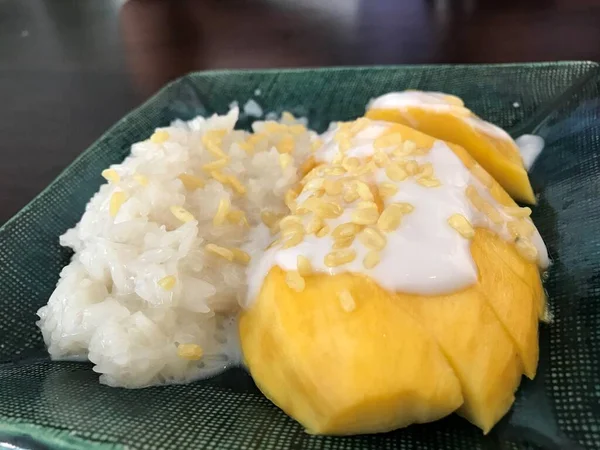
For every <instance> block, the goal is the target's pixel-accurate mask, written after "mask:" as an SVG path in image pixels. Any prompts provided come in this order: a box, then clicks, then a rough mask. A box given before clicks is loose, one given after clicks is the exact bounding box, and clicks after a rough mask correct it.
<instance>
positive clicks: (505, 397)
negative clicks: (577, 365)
mask: <svg viewBox="0 0 600 450" xmlns="http://www.w3.org/2000/svg"><path fill="white" fill-rule="evenodd" d="M323 138H324V143H323V146H322V147H321V148H320V149H319V150H317V152H316V153H315V161H316V162H317V166H316V167H315V168H314V169H313V170H312V171H311V172H310V173H308V174H307V175H306V176H305V177H304V178H303V179H302V181H301V182H300V183H299V185H298V186H297V188H296V189H293V190H291V191H290V192H288V194H287V195H286V197H287V206H288V207H289V209H290V212H289V214H288V215H287V216H285V217H283V218H282V219H281V220H280V221H279V222H278V225H277V227H273V228H272V229H271V232H272V233H273V236H272V239H271V242H270V243H269V244H268V245H269V248H268V249H267V250H266V251H265V253H264V255H262V257H261V258H258V259H256V260H253V261H252V262H251V263H250V266H249V272H248V277H249V303H248V304H247V305H246V309H245V311H243V313H242V316H241V319H240V336H241V343H242V350H243V355H244V359H245V361H246V364H247V365H248V368H249V369H250V372H251V373H252V376H253V377H254V379H255V381H256V382H257V384H258V386H259V387H260V388H261V390H262V391H263V392H264V393H265V394H266V395H267V397H269V398H270V399H271V400H272V401H273V402H274V403H275V404H277V405H278V406H280V407H281V408H282V409H283V410H284V411H285V412H286V413H288V414H289V415H291V416H292V417H294V418H295V419H296V420H298V421H299V422H301V423H302V424H303V425H304V426H305V427H306V428H307V429H308V430H309V431H310V432H313V433H324V434H357V433H370V432H382V431H387V430H391V429H395V428H398V427H402V426H406V425H409V424H411V423H422V422H427V421H431V420H436V419H438V418H440V417H443V416H445V415H448V414H449V413H451V412H453V411H457V412H458V413H459V414H461V415H463V416H464V417H465V418H467V419H468V420H470V421H471V422H473V423H474V424H475V425H477V426H478V427H480V428H481V429H482V430H483V431H484V432H487V431H489V430H490V429H491V427H492V426H493V425H494V424H495V423H496V422H497V421H498V420H499V419H500V418H501V417H502V416H503V415H504V414H505V413H506V412H507V410H508V409H509V408H510V406H511V405H512V403H513V401H514V392H515V390H516V389H517V387H518V385H519V382H520V379H521V375H522V374H525V375H526V376H528V377H529V378H533V377H534V376H535V371H536V367H537V360H538V340H537V327H538V317H539V315H540V314H541V312H542V311H543V309H544V297H543V290H542V287H541V280H540V269H544V268H545V267H546V266H547V265H548V255H547V252H546V248H545V246H544V244H543V241H542V239H541V237H540V235H539V233H538V232H537V230H536V229H535V226H534V225H533V223H532V222H531V220H530V218H529V214H530V212H531V210H530V209H529V208H520V207H519V206H517V205H516V204H515V203H514V201H513V200H512V199H511V197H510V196H509V195H508V194H507V193H506V192H505V191H504V190H503V189H502V187H501V186H500V185H499V184H498V183H497V182H496V180H495V179H494V178H493V177H492V176H490V175H489V174H488V172H487V171H486V170H485V169H484V168H483V167H482V166H480V165H479V164H478V163H477V162H476V161H475V160H474V159H473V158H472V157H471V156H470V154H469V153H468V152H466V151H465V150H464V149H463V148H461V147H459V146H457V145H455V144H451V143H448V142H445V141H442V140H438V139H435V138H433V137H431V136H428V135H426V134H423V133H421V132H419V131H416V130H415V129H412V128H409V127H407V126H404V125H401V124H394V123H390V122H380V121H372V120H370V119H366V118H361V119H358V120H356V121H354V122H349V123H343V124H339V125H338V126H337V127H336V128H335V129H334V130H332V131H330V132H328V133H327V134H326V135H325V136H323ZM267 241H268V239H267Z"/></svg>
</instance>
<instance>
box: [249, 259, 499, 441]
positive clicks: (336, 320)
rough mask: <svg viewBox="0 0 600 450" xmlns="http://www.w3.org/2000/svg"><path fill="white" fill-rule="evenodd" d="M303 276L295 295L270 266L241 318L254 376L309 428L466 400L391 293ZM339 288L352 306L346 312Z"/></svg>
mask: <svg viewBox="0 0 600 450" xmlns="http://www.w3.org/2000/svg"><path fill="white" fill-rule="evenodd" d="M305 280H306V287H305V289H304V291H303V292H300V293H298V292H295V291H293V290H291V289H290V288H289V287H288V286H287V285H286V281H285V272H284V271H282V270H281V269H279V268H277V267H275V268H273V269H272V270H271V272H270V273H269V275H268V276H267V278H266V279H265V282H264V284H263V287H262V290H261V293H260V295H259V296H258V298H257V300H256V303H255V304H254V305H253V306H252V307H251V308H250V309H249V310H248V311H246V312H245V313H244V314H243V315H242V317H241V320H240V333H241V341H242V349H243V354H244V358H245V361H246V364H247V365H248V367H249V369H250V372H251V373H252V377H253V378H254V380H255V381H256V383H257V385H258V387H259V388H260V389H261V390H262V391H263V392H264V393H265V395H266V396H267V397H268V398H270V399H271V400H272V401H273V402H274V403H275V404H276V405H278V406H279V407H280V408H282V409H283V410H284V411H285V412H286V413H287V414H288V415H290V416H292V417H293V418H295V419H296V420H298V421H299V422H300V423H301V424H302V425H304V426H305V427H306V428H307V429H308V430H309V431H310V432H312V433H319V434H344V435H345V434H360V433H376V432H383V431H389V430H393V429H396V428H400V427H404V426H407V425H409V424H411V423H423V422H429V421H433V420H437V419H439V418H441V417H444V416H446V415H448V414H450V413H452V412H453V411H455V410H456V409H457V408H458V407H460V405H461V404H462V402H463V400H462V395H461V388H460V384H459V382H458V380H457V378H456V376H455V375H454V372H453V370H452V368H451V367H450V365H449V364H448V362H447V360H446V358H445V357H444V355H443V353H442V352H441V351H440V349H439V347H438V344H437V343H436V341H435V339H433V337H432V336H431V335H430V334H429V333H428V332H426V331H425V329H424V328H423V327H422V326H421V325H420V324H419V323H418V322H417V321H416V320H415V319H414V318H413V317H411V315H409V314H408V313H407V312H406V311H405V310H404V309H403V308H402V306H401V305H400V303H399V302H397V301H396V299H395V298H394V295H393V294H390V293H388V292H386V291H385V290H383V289H381V288H380V287H379V286H378V285H377V284H375V283H374V282H373V281H371V280H370V279H368V278H366V277H363V276H360V275H351V274H341V275H336V276H328V275H314V276H309V277H307V278H306V279H305ZM343 290H348V291H349V292H350V293H351V295H352V296H353V298H354V300H355V303H356V309H355V310H354V311H351V312H347V311H346V310H344V309H343V307H342V305H341V303H340V300H339V298H338V293H339V292H341V291H343ZM492 384H493V383H492Z"/></svg>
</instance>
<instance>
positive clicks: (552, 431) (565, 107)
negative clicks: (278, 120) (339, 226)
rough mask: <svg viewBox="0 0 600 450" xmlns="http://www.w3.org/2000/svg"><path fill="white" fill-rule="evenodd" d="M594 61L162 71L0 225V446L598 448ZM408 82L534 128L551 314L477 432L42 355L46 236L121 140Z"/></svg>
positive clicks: (312, 108) (325, 108) (49, 271)
mask: <svg viewBox="0 0 600 450" xmlns="http://www.w3.org/2000/svg"><path fill="white" fill-rule="evenodd" d="M599 70H600V69H599V68H598V66H597V65H596V64H594V63H587V62H565V63H546V64H513V65H495V66H488V65H479V66H412V67H410V66H407V67H376V68H347V69H324V70H289V71H259V72H245V71H225V72H206V73H196V74H191V75H188V76H186V77H183V78H181V79H179V80H177V81H175V82H173V83H171V84H170V85H168V86H167V87H165V88H164V89H163V90H162V91H160V92H159V93H158V94H157V95H156V96H154V97H153V98H152V99H151V100H149V101H148V102H146V103H145V104H144V105H142V106H141V107H140V108H138V109H137V110H135V111H133V112H132V113H131V114H129V115H128V116H127V117H125V118H124V119H123V120H121V121H120V122H119V123H117V124H116V125H115V126H114V127H113V128H112V129H110V130H109V131H108V132H107V133H106V134H105V135H104V136H102V137H101V138H100V139H99V140H98V141H97V142H96V143H95V144H94V145H92V146H91V147H90V148H88V149H87V150H86V151H85V152H84V153H83V154H82V155H81V156H80V157H79V158H78V159H77V160H76V161H75V162H74V163H73V164H71V166H69V167H68V168H67V169H66V170H65V171H64V172H63V173H62V174H61V175H60V176H59V177H58V179H57V180H56V181H54V182H53V183H52V184H51V185H50V186H49V187H48V188H47V189H46V190H45V191H44V192H42V193H41V194H40V195H39V196H38V197H37V198H36V199H35V200H34V201H32V202H31V203H30V204H29V205H28V206H27V207H25V208H24V209H23V210H22V211H21V212H20V213H19V214H17V216H15V217H14V218H13V219H12V220H10V221H9V222H8V223H7V224H6V225H4V226H3V227H2V228H1V229H0V274H1V277H2V278H1V283H0V448H2V447H3V445H4V447H5V448H14V447H17V448H33V449H47V448H60V449H71V448H95V449H104V448H132V449H184V448H198V449H257V450H258V449H267V450H268V449H273V450H279V449H297V450H302V449H331V450H333V449H340V450H341V449H346V450H351V449H392V448H399V449H441V448H444V449H463V448H464V449H470V450H471V449H516V448H547V449H575V448H600V271H599V267H600V100H599V98H600V97H599V93H600V75H599ZM408 88H411V89H425V90H439V91H444V92H449V93H452V94H455V95H458V96H460V97H462V98H463V99H464V100H465V102H466V103H467V105H468V106H469V107H470V108H472V109H473V110H474V111H475V112H476V113H477V114H479V115H481V116H483V117H484V118H486V119H488V120H491V121H492V122H494V123H497V124H499V125H501V126H502V127H504V128H506V129H507V130H509V131H511V132H512V133H513V135H519V134H522V133H525V132H532V131H536V132H537V133H539V134H541V135H542V136H543V137H544V138H545V139H546V142H547V147H546V149H545V150H544V152H543V153H542V155H541V157H540V158H539V159H538V161H537V163H536V164H535V166H534V170H533V173H532V179H533V183H534V185H535V188H536V191H537V192H538V193H539V194H540V199H539V204H538V206H537V207H536V208H535V211H534V220H535V222H536V224H537V225H538V228H539V229H540V231H541V233H542V235H543V237H544V239H545V240H546V242H547V244H548V248H549V251H550V254H551V256H552V258H553V259H554V264H553V266H552V268H551V270H550V272H549V276H548V280H547V283H546V288H547V290H548V294H549V298H550V304H551V306H552V312H553V314H554V322H553V323H552V324H551V325H549V326H542V329H541V336H540V340H541V362H540V369H539V373H538V376H537V378H536V379H535V380H534V381H533V382H527V381H524V382H523V383H522V386H521V389H520V390H519V393H518V400H517V402H516V404H515V406H514V407H513V409H512V411H511V413H509V414H508V415H507V417H505V419H504V420H503V421H502V422H501V423H500V424H499V425H498V426H497V427H496V428H495V429H494V430H493V431H492V432H491V433H490V434H489V435H488V436H485V437H484V436H482V434H481V432H480V431H479V430H478V429H476V428H475V427H473V426H471V425H470V424H468V423H467V422H465V421H464V420H462V419H460V418H458V417H456V416H452V417H449V418H447V419H444V420H442V421H439V422H436V423H433V424H428V425H421V426H412V427H410V428H408V429H405V430H400V431H397V432H393V433H388V434H382V435H374V436H356V437H348V438H339V437H318V436H310V435H308V434H306V433H305V432H304V431H303V429H302V427H300V426H299V425H298V424H297V423H295V422H294V421H293V420H291V419H289V418H288V417H287V416H286V415H285V414H283V413H282V412H281V411H280V410H278V409H277V408H276V407H275V406H273V405H272V404H271V403H270V402H269V401H268V400H266V399H265V398H264V397H263V396H262V395H261V394H260V392H259V391H258V390H257V389H256V387H255V386H254V383H253V382H252V380H251V379H250V377H249V376H248V375H247V374H246V373H245V372H244V371H243V370H231V371H229V372H227V373H225V374H223V375H221V376H219V377H217V378H214V379H212V380H208V381H203V382H196V383H193V384H191V385H187V386H167V387H157V388H150V389H143V390H123V389H113V388H108V387H106V386H102V385H100V384H99V383H98V377H97V374H95V373H94V372H92V370H91V366H90V365H88V364H83V363H70V362H51V361H49V360H48V357H47V355H46V354H45V352H44V346H43V342H42V337H41V335H40V333H39V332H38V330H37V328H36V327H35V324H34V323H35V321H36V316H35V312H36V311H37V309H38V308H39V307H40V306H42V305H43V304H44V303H45V302H46V299H47V298H48V296H49V295H50V293H51V292H52V290H53V288H54V285H55V283H56V281H57V279H58V274H59V272H60V270H61V268H62V267H63V266H64V265H65V264H66V263H67V261H68V259H69V256H70V254H69V252H68V251H67V250H65V249H62V248H61V247H60V246H59V245H58V236H59V235H60V234H62V233H63V232H64V231H65V230H66V229H67V228H69V227H71V226H73V225H74V224H75V223H76V222H77V220H78V218H79V217H80V216H81V214H82V212H83V210H84V206H85V204H86V202H87V201H88V199H89V198H90V197H91V195H92V194H93V193H94V192H95V191H96V190H97V189H98V186H99V185H100V183H101V181H102V180H101V178H100V171H101V170H102V169H103V168H105V167H107V166H108V165H109V164H111V163H116V162H119V161H120V160H122V159H123V157H124V156H125V155H126V154H127V153H128V152H129V147H130V145H131V144H132V143H133V142H136V141H139V140H142V139H145V138H147V137H148V135H149V134H150V133H151V131H152V130H153V129H154V128H155V127H157V126H161V125H165V124H167V123H169V122H170V121H171V120H172V119H174V118H177V117H179V118H191V117H192V116H195V115H197V114H202V115H206V114H211V113H213V112H224V111H226V110H227V106H228V105H229V103H230V102H232V101H234V100H237V101H238V102H240V104H244V103H245V102H246V101H247V100H248V99H249V98H252V97H253V96H254V92H255V89H260V91H261V92H262V94H261V96H260V97H259V98H258V101H259V103H260V104H261V105H262V106H263V108H264V109H265V111H275V112H281V111H283V110H290V111H292V112H294V113H296V114H297V115H301V116H307V117H308V118H309V120H310V125H311V126H312V127H316V128H317V129H319V130H323V129H324V128H325V126H326V125H327V124H328V123H329V122H330V121H331V120H332V119H350V118H353V117H356V116H359V115H361V114H362V112H363V109H364V105H365V103H366V102H367V101H368V100H369V99H370V98H371V97H374V96H376V95H379V94H382V93H384V92H387V91H392V90H402V89H408ZM90 107H93V105H90ZM244 125H246V126H247V125H248V124H247V123H246V124H244ZM65 126H66V125H65ZM2 442H4V443H5V444H2Z"/></svg>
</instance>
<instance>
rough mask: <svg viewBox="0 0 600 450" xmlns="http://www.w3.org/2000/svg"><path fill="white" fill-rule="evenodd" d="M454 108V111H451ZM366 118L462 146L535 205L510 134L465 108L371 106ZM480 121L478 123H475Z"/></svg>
mask: <svg viewBox="0 0 600 450" xmlns="http://www.w3.org/2000/svg"><path fill="white" fill-rule="evenodd" d="M454 109H456V110H457V111H456V112H454ZM467 111H468V110H467ZM366 117H368V118H370V119H374V120H383V121H388V122H395V123H400V124H403V125H407V126H409V127H413V128H415V129H417V130H419V131H422V132H423V133H427V134H429V135H431V136H434V137H436V138H438V139H443V140H446V141H449V142H453V143H455V144H457V145H460V146H462V147H464V148H465V149H466V150H467V151H468V152H469V153H470V154H471V155H472V156H473V158H475V160H476V161H477V162H478V163H479V164H481V166H482V167H483V168H485V169H486V170H487V171H488V172H489V173H490V174H491V175H492V176H493V177H494V178H495V179H496V180H497V181H498V182H499V183H500V185H502V187H503V188H504V189H506V191H507V192H508V193H509V194H510V195H511V196H512V197H513V198H515V199H516V200H518V201H522V202H525V203H530V204H534V203H535V195H534V193H533V189H532V188H531V184H530V183H529V178H528V176H527V171H526V170H525V168H524V167H523V160H522V159H521V155H520V153H519V149H518V147H517V146H516V144H515V143H514V141H513V140H512V139H511V138H510V136H508V135H506V136H503V135H500V134H499V133H498V132H495V130H494V132H492V129H490V127H492V125H491V124H488V123H487V122H484V121H482V120H481V119H479V118H478V117H477V116H475V115H473V114H465V113H464V108H458V107H457V108H452V107H449V108H445V109H442V110H436V109H434V108H423V107H419V106H403V107H402V109H401V110H400V109H371V110H369V111H367V113H366ZM473 123H479V124H480V126H474V125H473Z"/></svg>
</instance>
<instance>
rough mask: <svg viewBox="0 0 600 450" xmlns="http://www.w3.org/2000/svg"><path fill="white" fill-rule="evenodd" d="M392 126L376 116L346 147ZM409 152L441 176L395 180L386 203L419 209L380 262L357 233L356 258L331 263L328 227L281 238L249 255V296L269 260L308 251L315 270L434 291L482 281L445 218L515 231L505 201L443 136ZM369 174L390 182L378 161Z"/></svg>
mask: <svg viewBox="0 0 600 450" xmlns="http://www.w3.org/2000/svg"><path fill="white" fill-rule="evenodd" d="M390 126H391V124H388V123H386V122H375V121H371V122H370V124H369V126H367V127H366V128H365V129H363V130H362V131H361V132H360V133H358V134H357V135H356V136H355V137H354V138H353V139H352V141H351V144H352V145H351V147H350V149H348V150H347V151H346V152H345V155H346V156H355V157H359V158H364V157H367V156H370V155H372V154H373V153H374V148H373V141H374V139H375V137H377V136H379V135H380V134H381V132H382V131H384V130H385V129H386V128H388V127H390ZM335 131H336V130H335V129H333V130H330V131H328V132H327V133H325V134H324V135H323V136H322V138H323V140H324V145H323V147H322V148H321V149H320V150H319V151H318V152H317V153H316V154H315V157H316V159H317V160H318V161H321V162H325V163H331V162H332V160H333V158H334V157H335V155H336V154H337V153H338V145H337V144H336V143H335V141H334V140H333V136H334V135H335ZM410 159H414V160H415V161H417V162H418V163H419V164H420V165H421V164H424V163H427V162H429V163H431V164H432V166H433V171H434V176H435V177H436V178H437V179H439V180H440V182H441V186H439V187H424V186H421V185H420V184H418V183H417V182H416V179H415V178H414V177H409V178H407V179H406V180H404V181H401V182H395V184H396V185H397V186H398V188H399V189H398V192H397V193H396V194H395V195H394V196H392V197H388V198H386V199H385V205H389V204H391V203H398V202H406V203H410V204H412V205H413V206H414V211H413V212H411V213H409V214H407V215H405V216H404V217H403V219H402V223H401V225H400V227H399V228H398V229H397V230H395V231H393V232H390V233H386V238H387V245H386V246H385V248H384V249H383V250H382V251H381V262H380V263H379V264H378V265H377V266H376V267H374V268H373V269H365V268H364V266H363V259H364V257H365V255H366V253H367V252H368V251H369V249H367V248H366V247H364V246H363V244H362V243H361V242H360V241H359V240H358V239H355V240H354V242H353V243H352V244H351V246H350V247H349V248H352V249H353V250H355V251H356V258H355V259H354V260H353V261H352V262H350V263H347V264H344V265H342V266H338V267H334V268H332V267H327V266H326V265H325V263H324V259H325V255H327V254H328V253H329V252H331V251H332V245H333V242H334V240H333V238H332V236H331V233H329V234H327V235H326V236H325V237H322V238H318V237H316V236H315V235H306V236H305V238H304V240H303V241H302V242H301V243H300V244H299V245H297V246H295V247H292V248H288V249H284V248H282V246H281V245H280V244H276V245H274V246H273V247H271V248H270V249H268V250H266V251H265V253H264V254H263V255H262V256H260V257H258V258H255V257H253V258H252V262H251V264H250V266H249V269H248V274H249V277H248V278H249V299H254V298H255V297H256V295H257V294H258V292H259V289H260V287H261V286H262V283H263V280H264V278H265V277H266V275H267V274H268V273H269V271H270V270H271V268H272V267H274V266H279V267H281V268H282V269H284V270H286V271H291V270H296V269H297V257H298V256H299V255H303V256H305V257H307V258H308V259H309V260H310V262H311V265H312V267H313V270H315V271H317V272H322V273H327V274H336V273H341V272H353V273H365V274H368V275H369V276H370V277H371V278H372V279H373V280H375V281H376V282H377V283H379V284H380V285H381V286H382V287H384V288H385V289H388V290H391V291H402V292H410V293H418V294H425V295H435V294H443V293H451V292H455V291H457V290H460V289H462V288H465V287H467V286H469V285H472V284H474V283H475V282H476V281H477V268H476V266H475V263H474V261H473V258H472V256H471V252H470V245H471V241H470V240H468V239H465V238H463V237H462V236H461V235H460V234H459V233H458V232H457V231H456V230H454V229H453V228H452V227H450V226H449V225H448V223H447V221H448V218H449V217H450V216H452V215H453V214H462V215H463V216H464V217H466V218H467V219H468V220H469V222H470V223H471V224H472V225H473V227H485V228H488V229H490V230H493V231H494V232H496V233H497V234H498V235H499V236H501V237H502V238H503V239H506V240H509V239H510V235H509V233H508V229H507V227H506V221H509V220H512V219H513V218H512V217H511V216H509V215H507V214H506V213H504V211H503V209H502V206H501V205H499V204H498V203H497V202H496V201H495V199H494V198H493V197H492V196H491V194H490V193H489V190H488V189H487V188H486V187H485V186H484V185H483V184H482V183H481V182H479V181H478V180H477V179H476V178H475V177H474V176H473V175H472V174H471V172H470V171H469V170H468V169H467V168H466V167H465V166H464V164H463V163H462V161H461V160H460V159H459V158H458V157H457V156H456V155H455V154H454V152H452V150H451V149H450V148H449V147H448V146H447V145H446V144H445V143H444V142H443V141H436V142H435V144H434V145H433V147H432V148H431V150H430V151H429V153H427V154H426V155H423V156H415V157H411V158H410ZM342 177H343V176H342ZM370 177H371V181H375V182H377V183H380V182H383V181H388V182H391V180H390V179H389V178H388V177H387V176H386V174H385V171H384V169H377V170H376V171H375V172H374V173H373V174H372V175H370ZM367 181H368V180H367ZM469 185H473V186H475V187H476V189H477V191H478V192H479V194H480V195H481V196H482V197H483V198H484V199H485V200H486V201H487V202H488V203H490V204H491V205H493V206H494V208H495V209H496V210H497V211H498V212H499V213H500V214H501V216H502V217H503V219H504V221H505V222H504V223H503V224H501V225H496V224H494V223H493V222H492V221H491V220H490V219H489V218H488V217H487V216H486V215H485V214H483V213H481V212H479V211H478V210H477V209H476V208H475V207H474V206H473V205H472V204H471V203H470V201H469V200H468V199H467V196H466V195H465V189H466V187H467V186H469ZM310 194H312V192H307V190H306V189H305V190H304V191H303V192H302V193H301V194H300V196H299V197H298V199H297V202H298V204H301V203H302V201H303V200H305V199H306V198H308V197H309V196H310ZM323 199H328V196H327V195H325V196H324V197H323ZM336 201H340V200H336ZM355 208H356V203H353V204H346V205H345V209H344V212H343V213H342V215H341V216H340V217H338V218H336V219H330V220H326V223H327V225H328V226H329V227H330V229H331V230H333V229H335V227H336V226H337V225H340V224H342V223H346V222H350V217H351V215H352V212H353V211H354V210H355ZM310 217H312V215H309V216H304V218H303V220H304V225H305V226H306V224H307V222H308V220H309V219H310ZM527 220H529V219H527ZM263 228H264V229H263V230H262V234H261V232H260V231H257V232H256V233H257V236H258V235H259V234H261V238H262V239H264V240H265V242H266V240H267V239H268V237H269V236H268V233H269V232H268V230H267V229H266V227H263ZM270 238H271V240H272V239H273V237H270ZM531 240H532V242H533V244H534V245H535V247H536V249H537V250H538V255H539V256H538V258H539V261H538V262H539V265H540V266H541V267H547V265H548V263H549V261H548V253H547V250H546V247H545V245H544V243H543V240H542V238H541V236H540V235H539V233H538V231H537V230H535V232H534V235H533V236H532V238H531Z"/></svg>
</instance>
